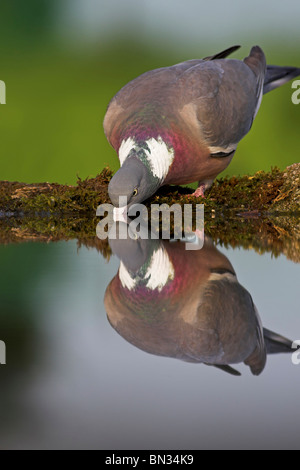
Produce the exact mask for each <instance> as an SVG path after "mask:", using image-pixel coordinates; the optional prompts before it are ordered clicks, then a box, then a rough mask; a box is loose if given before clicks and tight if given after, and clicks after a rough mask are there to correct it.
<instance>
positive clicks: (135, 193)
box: [132, 188, 138, 196]
mask: <svg viewBox="0 0 300 470" xmlns="http://www.w3.org/2000/svg"><path fill="white" fill-rule="evenodd" d="M137 193H138V190H137V188H135V189H134V190H133V193H132V195H133V196H136V195H137Z"/></svg>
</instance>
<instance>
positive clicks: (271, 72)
mask: <svg viewBox="0 0 300 470" xmlns="http://www.w3.org/2000/svg"><path fill="white" fill-rule="evenodd" d="M299 75H300V68H297V67H280V66H279V65H268V66H267V72H266V76H265V80H264V95H265V94H266V93H268V92H269V91H271V90H274V89H275V88H278V87H280V86H281V85H284V84H285V83H287V82H289V81H290V80H293V78H296V77H298V76H299Z"/></svg>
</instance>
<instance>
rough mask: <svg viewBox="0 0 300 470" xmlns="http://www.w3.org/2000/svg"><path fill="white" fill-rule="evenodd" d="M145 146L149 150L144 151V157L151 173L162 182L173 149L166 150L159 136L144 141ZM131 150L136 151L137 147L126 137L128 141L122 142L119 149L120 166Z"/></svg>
mask: <svg viewBox="0 0 300 470" xmlns="http://www.w3.org/2000/svg"><path fill="white" fill-rule="evenodd" d="M146 144H147V147H148V149H149V150H145V155H146V157H147V160H148V161H149V163H150V167H151V169H152V173H153V175H154V176H156V177H157V178H159V179H160V180H162V181H163V180H164V179H165V178H166V176H167V174H168V172H169V168H170V166H171V165H172V163H173V160H174V149H173V148H168V146H167V145H166V143H165V142H164V141H163V139H162V138H161V137H160V136H158V138H157V139H154V137H151V139H148V140H146ZM132 149H137V150H138V145H137V143H136V142H135V140H134V139H133V138H132V137H128V139H126V140H123V141H122V143H121V145H120V148H119V160H120V163H121V166H122V165H123V163H124V161H125V160H126V158H127V157H128V155H129V153H130V151H131V150H132Z"/></svg>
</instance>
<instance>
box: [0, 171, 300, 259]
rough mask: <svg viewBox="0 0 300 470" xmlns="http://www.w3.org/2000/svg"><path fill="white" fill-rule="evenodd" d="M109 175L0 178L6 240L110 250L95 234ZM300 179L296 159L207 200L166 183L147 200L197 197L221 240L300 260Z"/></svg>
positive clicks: (220, 183)
mask: <svg viewBox="0 0 300 470" xmlns="http://www.w3.org/2000/svg"><path fill="white" fill-rule="evenodd" d="M111 177H112V172H111V170H110V169H109V168H104V169H103V171H102V172H101V173H100V175H98V176H97V177H96V178H90V179H86V180H81V179H79V180H78V182H77V185H76V186H67V185H59V184H48V183H39V184H22V183H17V182H8V181H2V182H0V243H10V242H20V241H26V240H30V241H33V240H36V241H58V240H70V239H76V240H77V241H78V243H79V245H81V244H84V245H86V246H92V247H96V248H97V249H98V250H99V251H101V252H102V253H103V254H104V255H105V256H109V254H110V250H109V246H108V243H107V242H106V241H101V240H99V239H98V238H97V237H96V236H95V233H96V225H97V223H98V222H99V219H98V218H97V217H95V213H96V208H97V206H98V205H99V204H101V203H107V202H110V201H109V197H108V193H107V186H108V183H109V181H110V179H111ZM299 181H300V164H295V165H292V166H291V167H289V168H287V169H286V170H285V171H283V172H282V171H280V170H279V169H277V168H274V169H272V171H271V172H269V173H265V172H258V173H256V174H255V175H253V176H242V177H231V178H223V179H219V180H217V181H216V182H215V183H214V185H213V186H212V188H211V189H210V190H209V191H208V192H207V194H206V196H205V198H204V199H199V198H197V199H196V198H194V197H192V196H191V193H192V190H191V189H190V188H183V187H175V186H172V187H171V186H165V187H162V188H161V189H160V190H159V191H158V193H156V194H155V195H154V196H153V197H152V198H150V199H149V200H148V201H147V204H146V205H147V206H148V207H149V205H150V204H151V203H159V204H162V203H167V204H168V205H172V204H176V203H177V204H181V205H182V204H186V203H192V204H194V208H196V204H199V203H203V204H204V206H205V233H206V234H207V235H210V236H211V237H212V238H213V239H214V240H215V242H216V243H219V244H222V245H225V246H232V247H237V246H242V247H243V248H246V249H254V250H256V251H257V252H258V253H264V252H266V251H267V252H271V253H272V254H273V255H274V256H278V255H279V254H280V253H284V254H285V255H286V256H287V257H288V258H289V259H292V260H294V261H295V262H300V220H299V214H300V184H299ZM194 228H195V227H194ZM172 229H173V230H174V227H171V231H172Z"/></svg>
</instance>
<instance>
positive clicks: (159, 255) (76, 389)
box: [0, 240, 300, 449]
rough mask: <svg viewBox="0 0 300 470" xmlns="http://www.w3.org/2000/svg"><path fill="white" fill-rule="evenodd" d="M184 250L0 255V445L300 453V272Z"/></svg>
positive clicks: (173, 246) (117, 247)
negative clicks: (0, 355)
mask: <svg viewBox="0 0 300 470" xmlns="http://www.w3.org/2000/svg"><path fill="white" fill-rule="evenodd" d="M182 245H183V244H180V243H169V242H163V243H162V242H161V241H151V242H148V243H146V241H144V242H143V244H141V243H140V244H137V242H133V241H122V242H118V241H115V242H114V243H112V248H113V251H114V252H115V255H114V256H112V257H111V258H110V261H109V262H108V261H107V260H105V259H104V258H103V257H102V255H101V253H99V252H97V251H96V249H92V248H90V249H87V248H85V247H81V248H80V249H79V250H78V248H77V245H76V242H73V241H72V242H59V243H56V244H54V243H50V244H41V243H24V244H20V245H6V246H0V259H1V266H0V283H1V291H0V302H1V303H0V340H4V341H5V342H6V346H7V364H6V365H2V366H0V384H1V386H0V448H2V449H24V448H25V449H29V448H33V449H39V448H43V449H60V448H63V449H64V448H72V449H76V448H80V449H222V448H224V449H230V448H234V449H238V448H244V449H245V448H262V449H266V448H272V449H279V448H292V449H298V448H299V447H300V444H299V435H298V430H299V422H300V411H299V386H300V365H298V366H296V365H294V364H293V363H292V360H291V354H290V353H279V354H272V355H270V354H268V355H267V362H266V365H265V366H264V363H265V359H266V353H265V348H267V350H269V351H270V350H271V349H273V350H274V348H275V349H277V350H278V344H276V338H275V342H274V337H273V338H271V339H273V343H272V341H271V343H270V341H269V342H268V338H265V339H264V338H263V334H262V330H261V327H260V320H261V322H262V325H263V327H265V328H267V329H268V330H271V331H272V332H276V333H278V334H279V335H282V336H284V337H287V338H289V339H290V340H292V341H293V340H297V339H300V315H299V287H300V283H299V280H300V267H299V264H298V265H297V264H295V263H293V262H292V261H289V260H287V259H286V258H285V257H284V256H280V257H279V258H277V259H275V258H272V257H271V255H269V254H265V255H263V256H260V255H258V254H256V253H255V252H254V251H243V250H241V249H235V250H233V249H225V248H224V247H220V246H218V247H214V246H213V244H212V243H211V242H210V241H209V240H208V241H207V242H206V244H205V246H204V248H203V249H202V250H199V251H189V252H187V251H185V250H184V249H182V248H183V247H182ZM116 254H117V255H118V256H119V257H120V258H121V260H122V263H121V269H120V271H119V267H120V260H119V258H118V257H117V256H116ZM235 273H236V275H237V279H238V280H237V279H236V278H235ZM242 286H243V287H242ZM249 293H250V294H251V297H252V299H253V302H254V304H255V305H256V307H257V310H258V312H259V314H258V313H257V312H256V311H255V309H254V307H253V304H252V300H251V297H250V294H249ZM104 299H105V305H104ZM280 341H282V342H283V345H282V344H281V348H283V350H284V349H285V345H284V340H283V339H282V338H279V343H280ZM274 345H275V346H274ZM279 349H280V346H279ZM244 361H246V362H247V363H248V365H245V364H244ZM203 362H204V363H209V364H217V365H220V364H221V365H222V367H223V366H224V365H226V364H228V363H229V364H231V367H232V368H233V370H232V369H227V371H224V370H220V369H219V368H216V367H211V366H208V365H205V364H203ZM251 370H252V372H253V373H258V374H260V375H259V376H255V375H253V374H252V372H251ZM234 371H238V372H240V373H241V374H242V375H241V377H237V376H234V375H232V373H234ZM229 372H231V373H229Z"/></svg>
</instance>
